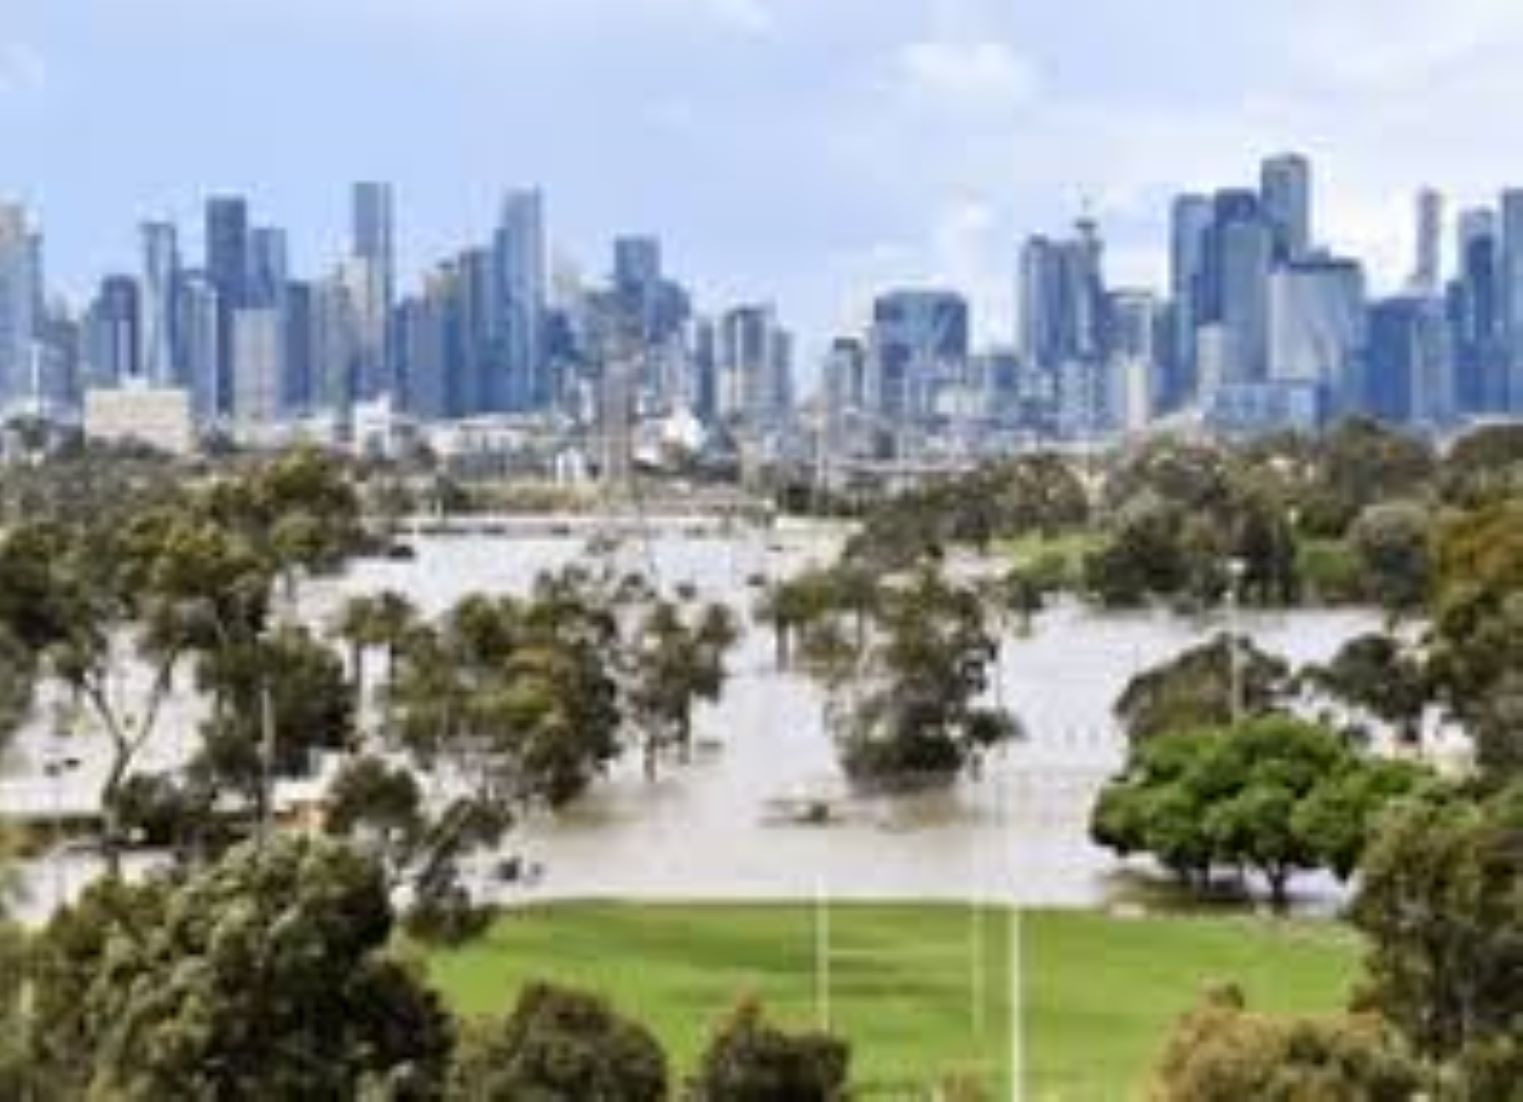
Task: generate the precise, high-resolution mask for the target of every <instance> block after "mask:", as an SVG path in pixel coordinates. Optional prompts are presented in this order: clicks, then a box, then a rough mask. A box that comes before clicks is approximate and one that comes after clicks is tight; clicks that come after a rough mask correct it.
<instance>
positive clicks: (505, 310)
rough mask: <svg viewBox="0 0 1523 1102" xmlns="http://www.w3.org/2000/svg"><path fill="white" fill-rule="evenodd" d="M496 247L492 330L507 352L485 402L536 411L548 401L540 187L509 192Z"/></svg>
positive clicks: (543, 232) (542, 206) (498, 230)
mask: <svg viewBox="0 0 1523 1102" xmlns="http://www.w3.org/2000/svg"><path fill="white" fill-rule="evenodd" d="M493 244H494V248H493V276H494V282H495V283H496V288H495V294H494V296H493V297H494V303H493V306H494V309H493V316H492V318H491V323H492V324H491V332H492V335H493V337H494V338H495V340H496V342H497V343H498V344H499V346H500V347H501V348H502V349H503V351H504V356H503V364H502V368H501V370H500V371H495V372H494V373H493V378H492V380H491V383H492V385H491V386H490V388H489V393H488V395H487V401H488V402H489V404H490V406H491V408H494V409H535V408H538V407H539V406H541V405H543V403H544V402H546V401H547V400H548V399H549V393H550V387H549V381H548V379H547V378H546V377H545V371H544V356H543V338H544V324H545V321H544V319H545V226H544V201H543V199H542V197H541V195H540V192H539V191H538V189H520V190H515V191H510V192H509V193H508V194H507V196H506V197H505V198H504V200H503V204H502V219H501V222H500V223H499V226H498V229H497V236H496V239H495V241H494V243H493Z"/></svg>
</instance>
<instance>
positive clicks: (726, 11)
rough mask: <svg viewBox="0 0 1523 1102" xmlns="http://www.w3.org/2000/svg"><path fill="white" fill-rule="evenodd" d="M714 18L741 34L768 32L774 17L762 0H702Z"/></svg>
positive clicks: (773, 22) (774, 24)
mask: <svg viewBox="0 0 1523 1102" xmlns="http://www.w3.org/2000/svg"><path fill="white" fill-rule="evenodd" d="M703 6H704V7H706V8H707V9H708V11H709V14H710V15H712V16H713V17H714V18H715V19H717V20H719V21H720V22H721V23H724V24H725V25H726V26H728V27H730V28H732V29H733V30H737V31H740V32H742V33H743V34H769V33H771V32H772V31H773V30H774V29H775V28H776V17H775V15H774V14H773V11H772V9H771V8H770V7H768V6H767V4H766V3H765V2H764V0H703Z"/></svg>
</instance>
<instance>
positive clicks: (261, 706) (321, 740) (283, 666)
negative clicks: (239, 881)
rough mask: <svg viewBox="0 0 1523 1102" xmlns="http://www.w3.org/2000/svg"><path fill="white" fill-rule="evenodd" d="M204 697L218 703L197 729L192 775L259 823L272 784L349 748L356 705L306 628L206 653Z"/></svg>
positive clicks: (338, 662)
mask: <svg viewBox="0 0 1523 1102" xmlns="http://www.w3.org/2000/svg"><path fill="white" fill-rule="evenodd" d="M197 673H198V681H199V684H200V687H201V688H202V689H203V691H206V692H208V693H209V694H210V695H211V696H212V697H213V698H214V699H216V700H218V701H221V702H222V703H221V706H220V707H217V708H214V709H213V712H212V715H211V716H210V718H208V719H207V721H206V722H205V723H204V724H203V725H202V732H201V737H202V744H201V747H200V749H199V751H198V752H197V754H196V756H195V758H194V760H193V761H192V763H191V773H192V776H193V777H194V778H195V779H196V780H197V781H198V782H199V783H201V784H202V785H204V786H205V787H206V788H207V789H209V790H211V791H214V792H228V793H231V794H233V795H236V796H237V797H239V798H241V800H242V801H243V803H244V805H245V806H246V807H248V808H250V809H251V810H252V811H253V812H254V814H255V816H256V817H257V818H261V819H262V818H263V817H264V815H265V813H266V811H267V809H268V803H269V800H270V798H271V791H270V789H271V786H272V784H273V782H274V780H275V779H276V778H279V777H297V776H303V775H306V774H308V773H309V772H310V771H311V769H312V765H313V762H312V758H313V755H314V754H316V753H319V752H322V751H329V752H337V751H341V750H345V749H348V748H349V747H351V746H352V745H353V743H354V740H355V736H354V731H355V717H354V711H353V708H354V700H353V697H352V696H351V694H350V692H349V686H348V683H347V681H346V679H345V676H344V666H343V660H342V659H340V658H339V656H338V655H337V654H335V653H334V652H333V651H332V650H331V649H330V648H329V647H328V646H327V645H326V644H325V643H323V642H322V641H321V640H320V639H318V638H317V636H315V635H314V634H313V633H312V632H311V631H310V630H309V629H308V628H306V627H301V626H297V627H291V626H282V627H280V628H277V629H276V630H275V631H273V632H269V633H266V634H265V635H264V636H261V637H260V638H257V639H254V640H252V641H250V642H247V643H242V644H240V645H236V646H229V647H224V648H219V649H217V650H214V651H211V652H209V653H208V654H207V655H206V656H205V657H204V658H203V659H202V660H201V662H200V663H199V668H198V670H197Z"/></svg>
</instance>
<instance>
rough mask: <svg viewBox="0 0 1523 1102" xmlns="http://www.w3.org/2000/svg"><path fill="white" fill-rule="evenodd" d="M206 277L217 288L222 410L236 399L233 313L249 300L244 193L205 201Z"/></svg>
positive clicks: (217, 392)
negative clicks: (234, 393) (234, 389)
mask: <svg viewBox="0 0 1523 1102" xmlns="http://www.w3.org/2000/svg"><path fill="white" fill-rule="evenodd" d="M206 277H207V279H209V280H210V281H211V284H212V286H213V287H214V288H215V289H216V292H217V309H218V310H219V311H220V314H219V321H218V331H217V355H218V357H219V362H218V367H217V373H218V380H217V385H216V386H215V387H213V388H212V393H213V394H215V395H216V400H217V401H218V402H219V403H220V405H219V407H218V412H219V413H228V412H231V407H230V405H229V404H228V403H230V402H231V401H232V399H233V315H234V313H236V312H237V311H238V310H240V309H242V308H243V307H244V306H246V305H247V304H248V279H249V208H248V201H247V200H245V199H244V198H242V197H241V196H234V195H220V196H214V197H213V198H211V199H209V200H207V203H206Z"/></svg>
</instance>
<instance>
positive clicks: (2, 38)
mask: <svg viewBox="0 0 1523 1102" xmlns="http://www.w3.org/2000/svg"><path fill="white" fill-rule="evenodd" d="M1520 57H1523V3H1518V2H1517V0H1445V2H1443V3H1439V2H1434V0H1277V2H1276V3H1273V4H1247V3H1237V2H1232V3H1223V2H1221V0H1150V2H1148V3H1141V2H1139V0H1066V2H1063V3H1055V2H1053V0H1040V2H1038V0H0V194H10V195H15V196H19V197H21V198H24V199H26V200H27V201H29V202H30V203H32V204H33V205H34V206H35V207H36V208H37V209H38V210H39V212H40V214H41V216H42V218H43V220H44V225H45V229H46V232H47V235H48V243H49V244H48V249H49V252H48V259H49V264H50V267H51V268H52V271H53V275H54V281H55V282H56V283H57V284H58V285H60V286H61V287H64V288H66V289H68V290H69V291H71V292H77V291H79V290H80V289H82V288H83V287H85V286H87V285H88V283H89V281H90V280H91V279H93V278H94V277H95V276H96V275H98V274H99V273H101V272H102V271H105V270H107V269H113V268H115V269H122V268H129V267H131V266H132V265H133V264H135V261H136V246H135V231H134V226H135V224H136V222H137V221H139V220H140V219H142V218H146V217H161V216H166V215H167V216H172V217H176V218H178V219H179V220H180V221H181V223H182V225H183V226H184V227H185V229H186V231H187V233H188V235H189V242H188V243H189V244H190V245H191V247H192V249H196V248H198V244H197V238H198V235H199V206H200V202H201V200H202V198H203V197H204V196H205V195H206V194H207V193H208V192H210V191H212V190H215V189H238V190H243V191H246V192H247V193H249V194H250V196H251V197H252V198H253V200H254V202H255V204H256V212H257V214H258V215H259V216H260V217H261V218H262V219H265V220H268V221H273V222H276V223H279V224H284V225H287V226H289V227H290V228H291V229H292V231H293V247H294V252H295V259H296V262H297V264H298V266H299V267H300V268H301V269H302V270H304V271H309V272H310V271H315V270H319V269H322V268H325V267H326V266H327V265H328V264H329V263H330V262H331V261H332V260H333V259H335V258H336V256H337V254H338V252H339V251H340V250H341V248H342V246H343V239H344V234H345V232H346V226H347V212H346V208H345V204H346V195H347V184H348V182H349V181H351V180H353V179H357V178H362V177H378V178H384V179H390V180H392V181H394V182H395V183H396V185H397V188H398V194H399V205H400V211H399V223H400V224H399V230H400V235H401V240H402V246H403V261H404V273H405V275H406V276H407V283H409V284H410V283H411V282H412V280H413V278H414V277H415V275H416V271H417V269H419V268H420V267H421V266H422V264H423V263H424V262H425V261H427V260H429V259H431V258H433V257H436V256H438V255H440V254H442V253H444V252H445V251H447V250H450V249H453V248H456V247H458V246H460V245H462V244H464V243H466V242H470V241H474V240H478V239H480V238H482V237H483V236H484V235H485V233H486V231H487V229H488V227H489V226H490V224H491V222H492V220H493V218H494V214H495V208H496V204H497V196H498V195H499V193H500V192H501V191H502V190H503V189H504V188H506V187H508V186H511V185H516V184H523V183H539V184H541V185H543V186H544V187H545V189H546V191H547V193H548V216H549V221H550V234H551V238H552V243H553V246H554V249H555V253H556V256H557V258H558V263H560V264H562V266H564V267H566V268H568V269H570V268H575V269H576V270H579V271H580V272H581V273H582V274H583V276H585V277H588V278H591V277H595V276H597V275H600V274H601V273H603V272H604V270H605V269H606V267H607V259H606V257H607V251H608V245H607V242H608V239H609V238H610V237H611V236H612V235H613V234H614V233H615V232H618V231H639V230H648V231H654V232H659V233H660V234H661V235H662V237H663V239H664V240H665V242H666V246H667V256H668V266H669V267H670V268H671V269H672V271H673V272H674V273H675V274H676V275H678V276H679V277H681V278H684V279H686V280H688V281H689V282H690V283H691V284H692V285H693V286H694V287H695V289H696V290H697V291H698V293H699V296H700V302H701V305H703V306H707V307H717V306H719V305H722V304H723V303H725V302H728V301H730V300H735V299H742V298H770V299H773V300H775V301H776V302H777V303H778V305H779V308H780V310H781V312H782V314H783V316H784V318H785V320H788V321H790V322H791V323H792V324H794V325H795V326H796V327H797V328H798V329H799V330H800V331H801V333H802V334H803V336H804V337H805V347H806V348H809V349H814V348H817V347H818V345H819V343H820V341H821V340H822V339H823V338H824V337H825V336H826V335H828V333H829V332H830V331H831V330H833V329H835V328H837V327H841V326H849V325H850V324H852V323H853V322H854V321H855V320H856V319H857V318H859V317H860V314H861V311H862V308H863V306H864V304H865V302H866V301H867V299H868V297H869V296H870V294H871V292H872V291H873V290H874V289H875V288H878V287H881V286H884V285H888V284H898V283H920V282H938V283H951V284H955V285H957V286H960V287H962V288H963V289H965V290H967V291H968V292H969V293H970V294H971V295H972V296H973V299H974V303H975V310H976V318H977V327H978V329H979V330H980V332H981V333H982V334H984V335H986V336H990V337H1000V336H1002V335H1004V334H1006V333H1008V331H1009V330H1010V328H1011V319H1012V312H1013V306H1012V302H1011V299H1012V285H1013V269H1014V257H1015V249H1016V244H1017V242H1018V240H1019V238H1020V237H1021V236H1022V235H1024V234H1025V233H1027V232H1030V231H1033V230H1046V231H1054V230H1061V229H1062V228H1063V227H1064V226H1065V225H1066V224H1067V223H1068V222H1069V221H1070V220H1071V218H1072V217H1073V215H1074V214H1075V212H1076V211H1077V209H1078V206H1079V203H1080V201H1081V199H1084V198H1086V197H1087V198H1088V199H1089V200H1090V201H1092V202H1093V204H1094V208H1095V210H1096V212H1097V214H1098V215H1099V217H1100V219H1101V221H1102V224H1103V226H1104V228H1105V233H1106V238H1107V242H1108V246H1109V257H1108V260H1109V264H1108V267H1109V271H1110V274H1111V277H1112V281H1113V282H1116V283H1122V282H1141V283H1150V282H1156V281H1158V280H1159V279H1161V277H1162V274H1163V255H1162V245H1163V242H1164V216H1165V210H1166V204H1167V201H1168V197H1169V195H1170V194H1171V193H1172V192H1174V191H1176V190H1179V189H1181V188H1185V187H1210V186H1214V185H1217V184H1222V183H1230V182H1234V181H1237V180H1247V179H1251V178H1252V177H1253V175H1254V173H1255V166H1256V162H1257V159H1258V157H1259V156H1260V155H1261V154H1263V153H1267V152H1276V151H1279V150H1281V149H1285V148H1295V149H1300V150H1304V151H1306V152H1308V153H1309V154H1311V155H1312V156H1313V158H1314V159H1315V164H1316V169H1317V173H1318V180H1317V184H1318V192H1319V194H1318V206H1317V215H1318V223H1319V225H1318V229H1319V233H1320V236H1322V237H1323V239H1324V240H1327V241H1328V242H1329V243H1331V244H1333V245H1334V246H1337V247H1340V248H1345V249H1350V250H1355V251H1357V252H1358V253H1359V254H1361V255H1363V256H1364V257H1366V258H1367V259H1368V260H1369V261H1370V262H1371V265H1372V268H1373V269H1374V271H1375V275H1376V283H1377V285H1382V284H1384V285H1391V284H1394V283H1395V282H1396V281H1397V280H1398V279H1399V277H1400V276H1401V275H1402V274H1404V271H1405V268H1406V267H1407V266H1408V263H1409V261H1408V259H1407V258H1408V256H1409V255H1410V251H1411V234H1412V229H1411V225H1410V223H1411V221H1412V217H1411V215H1410V213H1409V212H1410V208H1411V203H1412V198H1411V197H1412V194H1413V192H1414V191H1415V189H1416V188H1417V187H1418V186H1419V185H1421V184H1424V183H1431V184H1434V185H1436V186H1439V187H1441V188H1442V189H1444V190H1445V191H1446V193H1448V194H1449V195H1451V196H1452V197H1453V198H1454V200H1455V201H1464V202H1470V201H1476V200H1480V199H1484V198H1486V197H1488V196H1490V195H1491V194H1492V193H1494V192H1495V191H1496V190H1497V189H1498V188H1500V187H1501V186H1502V185H1503V184H1504V183H1506V182H1508V181H1510V180H1511V181H1523V127H1520V126H1519V124H1518V123H1517V122H1516V121H1515V120H1516V118H1517V110H1518V106H1517V105H1518V104H1519V103H1523V65H1519V64H1518V59H1519V58H1520Z"/></svg>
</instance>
